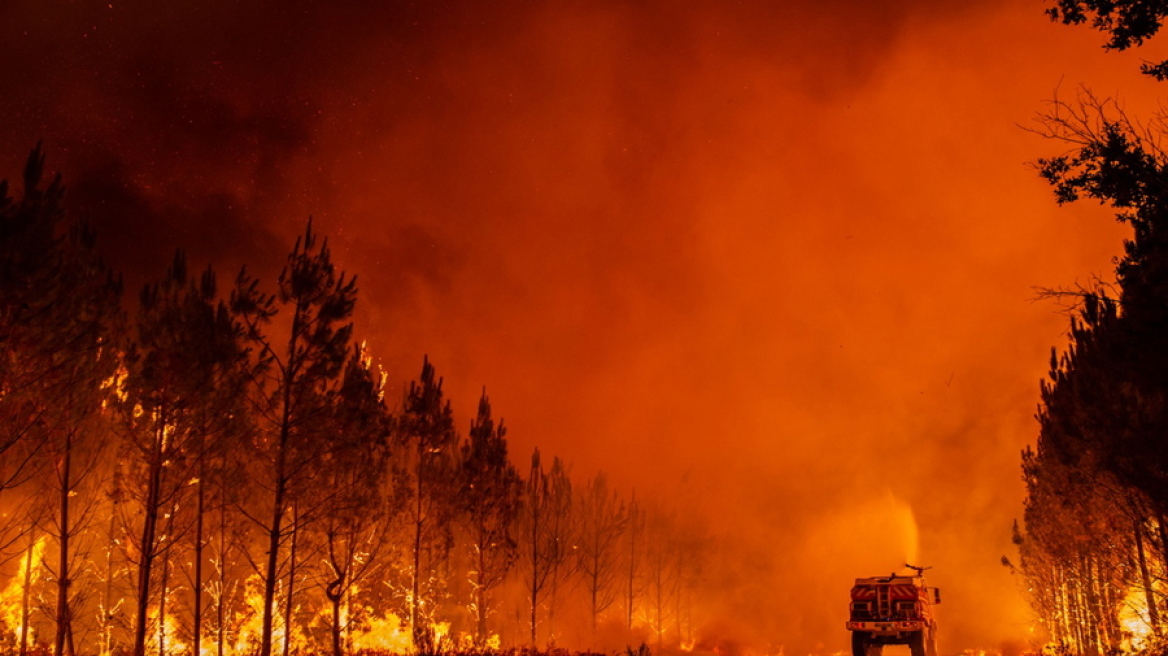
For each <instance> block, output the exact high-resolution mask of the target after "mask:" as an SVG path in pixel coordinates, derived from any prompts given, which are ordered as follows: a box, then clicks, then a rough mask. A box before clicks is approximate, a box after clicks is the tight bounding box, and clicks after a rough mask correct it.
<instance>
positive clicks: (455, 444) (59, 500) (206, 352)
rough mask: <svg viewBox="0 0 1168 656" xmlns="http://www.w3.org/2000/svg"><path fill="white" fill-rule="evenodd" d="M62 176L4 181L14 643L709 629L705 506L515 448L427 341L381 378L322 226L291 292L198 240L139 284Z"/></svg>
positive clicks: (315, 647) (2, 491) (7, 555)
mask: <svg viewBox="0 0 1168 656" xmlns="http://www.w3.org/2000/svg"><path fill="white" fill-rule="evenodd" d="M44 177H45V176H44V155H43V153H42V152H41V151H40V149H39V147H38V149H37V150H35V151H33V153H32V154H31V155H30V157H29V159H28V163H27V165H26V168H25V171H24V175H23V181H22V182H23V185H22V189H21V191H20V193H19V194H10V192H9V188H8V183H7V182H0V354H2V355H0V357H2V360H0V363H2V364H0V555H2V557H3V563H2V565H3V568H2V570H0V571H3V572H4V573H5V575H4V576H3V577H0V651H2V652H4V653H14V654H21V656H23V655H24V654H26V653H31V652H39V653H52V654H53V655H54V656H61V655H63V654H71V655H72V654H102V655H104V654H111V653H118V654H131V655H132V656H145V655H146V654H159V655H162V654H166V653H188V654H200V655H207V656H210V655H214V656H224V655H225V654H240V653H248V654H253V653H258V654H259V656H275V655H276V654H279V656H289V654H294V653H295V654H299V653H321V652H331V653H333V654H335V655H336V656H340V655H341V654H348V653H357V652H361V651H382V652H387V651H389V652H394V651H396V652H404V651H420V652H434V651H437V650H439V649H442V648H444V647H450V646H452V645H458V646H471V645H473V646H475V647H478V648H485V647H497V646H499V645H500V644H503V645H528V646H540V647H546V646H548V645H554V644H556V642H557V640H562V639H564V638H563V636H565V635H568V632H567V630H566V629H567V627H568V626H569V625H570V624H574V625H576V626H579V625H584V626H586V627H587V630H586V631H585V636H586V638H585V639H588V636H590V639H591V640H593V641H595V640H597V634H598V632H601V631H609V632H611V631H612V629H613V627H616V628H617V629H619V631H618V633H620V635H621V636H622V639H628V640H634V638H633V636H638V637H639V638H637V640H638V641H640V640H645V641H650V642H654V643H656V644H674V645H676V644H680V643H684V642H688V641H692V640H693V627H694V617H693V613H694V604H693V601H694V600H695V598H696V596H697V592H698V591H699V590H700V588H701V585H702V563H703V562H705V561H706V560H707V558H708V557H709V556H710V553H711V550H712V549H713V544H712V541H711V540H710V539H709V538H708V537H707V536H706V535H705V533H704V531H703V530H702V528H701V527H700V526H699V525H697V524H696V523H695V520H693V519H692V518H691V517H688V516H685V515H679V514H677V513H675V512H671V511H666V510H665V509H663V508H661V507H659V506H658V505H656V504H653V503H647V502H644V501H641V500H639V499H638V498H637V497H636V495H634V494H624V493H622V492H621V491H619V490H616V489H614V488H613V486H611V485H610V484H609V483H608V481H607V479H606V477H605V475H604V474H602V473H598V474H596V475H594V476H592V477H590V478H587V479H585V480H583V481H580V480H576V479H573V477H572V475H571V472H570V468H569V466H568V465H567V464H566V463H565V462H563V461H562V460H561V459H560V458H558V457H551V458H548V457H545V456H543V455H542V454H541V453H540V452H539V450H538V449H537V450H535V452H534V453H533V454H531V456H530V458H522V459H517V460H518V461H522V462H523V466H522V467H518V466H517V465H516V464H515V463H514V462H513V459H512V454H510V453H509V451H508V443H507V430H506V427H505V425H504V422H503V420H502V419H500V418H498V417H497V416H496V414H495V411H494V409H493V408H492V405H491V401H490V399H489V398H488V396H487V394H486V391H485V389H484V392H483V394H482V396H481V398H480V399H479V401H478V405H477V412H476V413H475V415H474V418H473V420H472V421H471V422H470V424H469V427H468V430H467V431H466V433H465V435H463V434H462V433H461V431H459V430H458V427H457V426H456V425H455V419H454V413H453V410H452V406H451V401H450V399H448V398H447V396H446V394H445V392H444V390H443V380H442V378H441V377H440V376H439V375H438V373H437V371H436V369H435V366H434V365H433V364H432V363H431V362H430V361H429V360H428V359H426V358H423V363H422V368H421V372H420V374H419V375H418V377H417V379H416V380H413V381H412V382H410V383H409V385H408V388H407V389H405V391H404V394H402V395H401V397H400V398H387V397H386V389H387V386H386V374H385V373H384V372H382V371H381V370H380V369H379V368H378V367H377V366H376V365H375V364H374V360H373V358H372V356H371V354H369V353H368V352H366V350H365V348H364V347H363V346H362V345H361V344H360V343H359V342H358V341H357V339H356V336H355V334H354V325H353V322H352V316H353V312H354V307H355V304H356V302H357V299H358V288H357V284H356V280H355V278H354V277H352V276H350V275H347V274H346V273H345V272H343V271H342V270H341V269H339V268H338V266H337V265H336V264H335V263H334V262H333V259H332V254H331V253H330V250H329V248H328V244H327V241H326V240H323V239H321V238H320V237H319V236H318V235H317V234H316V233H315V232H314V230H313V228H312V224H311V221H310V222H309V224H308V228H307V230H306V231H305V233H304V234H303V236H301V237H300V238H299V239H298V240H297V241H296V243H295V245H294V247H293V248H292V250H291V251H290V252H289V253H288V255H287V258H286V260H285V263H284V266H283V270H282V272H281V273H280V275H279V277H278V279H277V280H276V284H275V289H274V291H271V292H269V291H267V290H266V287H265V285H264V284H262V282H261V281H260V280H258V279H256V278H255V277H253V276H252V275H251V274H249V273H248V272H247V271H246V270H244V271H242V272H240V274H239V275H238V277H237V278H236V279H235V280H234V282H233V283H232V284H231V285H230V286H229V287H227V288H226V289H224V288H223V286H221V285H220V283H219V281H218V278H217V276H216V275H215V272H214V271H213V270H212V269H211V268H207V269H204V270H202V271H201V272H195V271H192V270H191V269H190V268H189V265H188V263H187V261H186V258H185V257H184V256H183V254H182V253H181V252H180V253H178V254H176V256H175V258H174V261H173V264H172V265H171V266H170V268H169V269H168V270H167V271H166V272H165V274H164V275H162V276H161V277H160V278H159V279H158V280H157V281H156V282H152V283H151V284H148V285H146V286H145V287H144V288H143V289H142V290H140V293H139V295H138V297H137V299H136V302H134V303H129V302H127V301H126V299H124V298H123V293H122V289H121V282H120V279H119V277H118V275H117V274H116V272H114V271H112V270H111V269H110V268H109V267H107V266H106V265H105V264H103V262H102V260H101V258H100V255H99V251H98V248H97V240H96V235H95V234H94V231H93V230H92V229H91V228H89V227H88V226H86V225H85V224H84V223H83V222H81V221H78V220H75V219H73V218H72V217H70V216H67V215H66V212H65V210H64V204H63V202H62V199H63V196H64V193H65V189H64V186H63V185H62V183H61V180H60V177H59V176H58V177H56V178H54V179H52V180H50V181H47V182H46V181H45V180H44ZM593 646H600V645H598V644H597V645H593Z"/></svg>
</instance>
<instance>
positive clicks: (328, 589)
mask: <svg viewBox="0 0 1168 656" xmlns="http://www.w3.org/2000/svg"><path fill="white" fill-rule="evenodd" d="M383 384H384V380H383V379H382V378H381V377H378V376H376V375H375V374H374V372H373V371H372V370H371V368H370V363H369V362H368V360H367V358H366V356H365V355H364V353H363V352H362V350H361V349H359V348H355V349H353V354H352V356H351V357H350V358H349V362H348V364H347V365H346V367H345V375H344V380H343V382H342V383H341V387H340V390H339V393H338V394H337V398H336V403H335V406H334V408H333V412H334V419H333V425H334V426H335V428H336V430H338V431H339V432H340V433H341V434H342V435H343V436H344V440H343V442H342V446H341V448H338V449H337V450H336V451H335V452H333V453H332V454H330V459H329V462H328V464H327V467H325V468H323V471H321V472H320V475H321V476H322V477H323V478H324V479H325V481H326V484H325V488H326V489H328V490H331V491H332V495H333V496H332V498H331V499H330V503H329V505H328V508H327V512H325V513H323V515H322V516H321V517H320V519H319V521H318V522H317V524H316V525H315V532H317V533H319V539H320V541H321V542H322V543H323V545H324V551H325V571H324V575H323V580H324V594H325V597H326V598H327V599H328V601H329V603H330V604H331V623H330V626H329V629H330V633H331V638H332V649H333V654H334V656H341V655H342V654H343V653H344V651H345V650H344V645H343V641H342V633H343V632H344V630H345V628H346V626H347V625H348V623H349V622H351V621H352V620H351V613H349V614H345V613H343V612H342V610H343V607H344V604H345V602H346V600H348V599H349V598H350V595H351V592H352V591H353V590H354V588H355V586H356V585H357V584H358V583H360V582H361V581H362V580H363V579H364V578H365V577H366V576H367V575H368V574H369V572H370V571H371V570H372V566H373V565H374V564H375V563H376V562H377V559H378V557H379V556H380V555H381V554H382V553H383V552H384V551H385V544H386V543H387V542H388V538H389V536H388V533H389V529H390V520H391V519H392V518H393V515H394V514H395V513H396V512H397V511H398V510H399V509H398V508H397V506H396V503H394V501H395V500H394V499H393V498H392V494H393V491H394V489H393V487H394V486H393V481H394V477H393V476H387V472H389V471H390V468H391V467H392V466H393V465H392V462H391V460H390V457H389V456H390V453H389V446H390V445H389V438H390V431H391V417H390V414H389V410H388V409H387V408H386V406H385V400H384V398H383V397H382V386H383ZM390 473H391V472H390Z"/></svg>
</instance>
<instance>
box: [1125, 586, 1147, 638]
mask: <svg viewBox="0 0 1168 656" xmlns="http://www.w3.org/2000/svg"><path fill="white" fill-rule="evenodd" d="M1119 626H1120V627H1121V628H1122V629H1123V632H1124V633H1125V634H1126V636H1125V638H1124V647H1125V650H1126V651H1143V650H1144V649H1145V648H1146V647H1148V646H1149V638H1150V636H1151V635H1152V620H1151V617H1150V616H1149V614H1148V595H1147V592H1145V591H1144V589H1143V588H1141V587H1138V586H1134V587H1132V588H1131V589H1130V590H1128V592H1127V597H1125V598H1124V600H1123V603H1121V604H1120V606H1119Z"/></svg>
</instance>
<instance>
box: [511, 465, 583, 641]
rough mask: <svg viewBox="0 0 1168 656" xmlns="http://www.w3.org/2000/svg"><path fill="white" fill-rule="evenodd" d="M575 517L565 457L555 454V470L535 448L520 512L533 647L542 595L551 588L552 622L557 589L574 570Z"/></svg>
mask: <svg viewBox="0 0 1168 656" xmlns="http://www.w3.org/2000/svg"><path fill="white" fill-rule="evenodd" d="M573 521H574V515H573V514H572V481H571V478H570V477H569V476H568V473H567V469H566V468H565V467H564V463H563V461H562V460H560V459H559V458H554V459H553V460H552V468H551V471H550V472H549V471H545V470H544V468H543V462H542V460H541V458H540V453H539V449H535V451H534V453H532V455H531V470H530V472H529V473H528V476H527V483H526V489H525V493H524V503H523V507H522V513H521V515H520V524H521V528H520V533H521V534H522V537H523V544H522V545H521V547H520V551H521V553H522V556H523V558H524V563H525V564H526V573H525V574H524V576H525V577H526V578H525V580H524V585H525V589H526V590H527V592H528V594H529V597H528V603H529V604H530V611H531V616H530V617H531V619H530V623H529V628H530V630H531V646H532V647H535V646H536V638H537V628H538V626H539V622H538V620H539V617H538V613H539V607H540V603H541V602H540V600H541V595H542V594H543V592H544V591H545V590H549V589H550V590H549V592H550V595H549V596H550V599H548V600H547V601H546V606H547V608H548V613H547V614H548V620H549V624H551V623H552V620H553V619H554V617H555V609H556V591H557V590H558V588H559V587H560V585H562V584H563V582H564V581H565V579H567V577H568V576H569V575H570V574H571V572H572V566H573V564H574V563H573V562H572V558H571V557H572V553H573V552H572V543H573V540H574V537H575V536H574V530H573V526H574V524H573ZM553 628H554V627H551V626H549V630H548V638H549V641H551V640H552V638H553V631H552V629H553Z"/></svg>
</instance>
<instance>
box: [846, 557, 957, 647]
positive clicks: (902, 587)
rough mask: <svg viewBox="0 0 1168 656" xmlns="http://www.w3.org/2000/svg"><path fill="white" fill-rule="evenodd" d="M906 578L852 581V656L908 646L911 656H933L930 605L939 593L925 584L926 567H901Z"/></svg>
mask: <svg viewBox="0 0 1168 656" xmlns="http://www.w3.org/2000/svg"><path fill="white" fill-rule="evenodd" d="M905 567H907V568H909V569H911V570H913V573H912V574H909V575H904V576H902V575H897V574H895V573H893V574H889V575H888V576H876V577H872V578H866V579H856V584H855V585H854V586H852V602H851V610H850V616H849V618H848V622H847V628H848V630H849V631H851V632H852V656H880V652H881V651H882V649H883V647H884V645H908V646H909V649H910V650H911V651H912V656H937V618H936V617H935V616H934V615H933V606H934V605H936V604H939V603H941V591H940V590H939V589H938V588H930V587H928V585H926V583H925V576H924V572H925V570H926V569H929V568H928V567H916V566H915V565H905Z"/></svg>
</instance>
